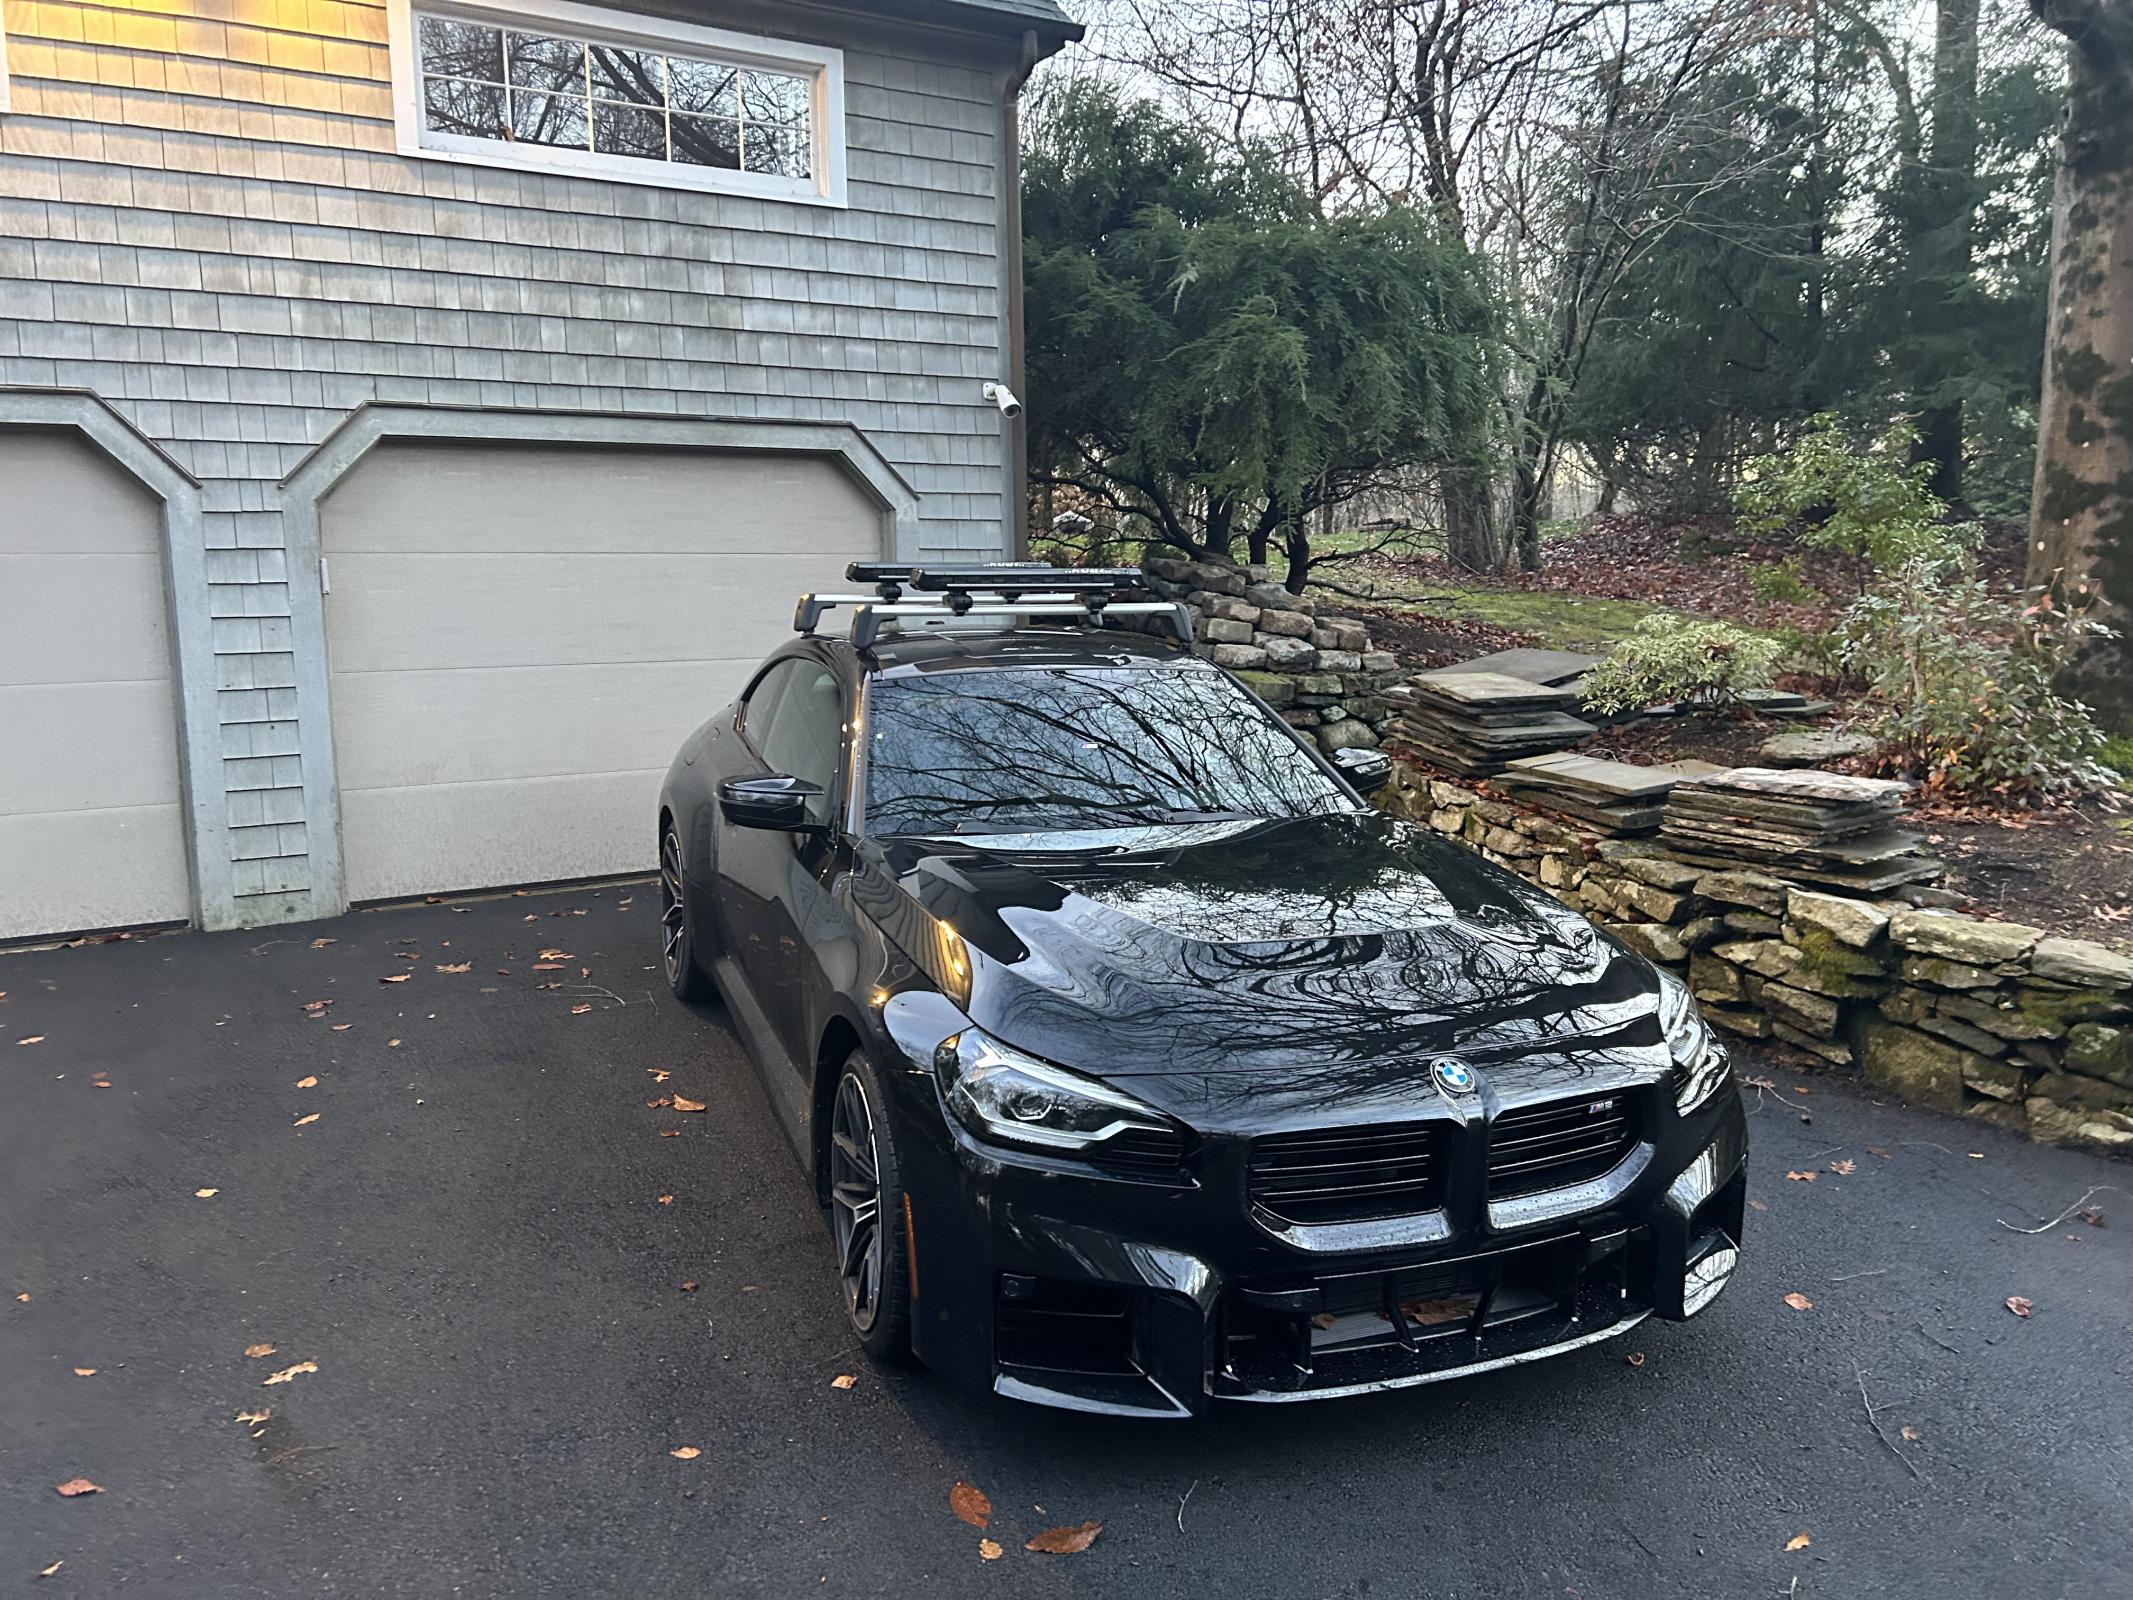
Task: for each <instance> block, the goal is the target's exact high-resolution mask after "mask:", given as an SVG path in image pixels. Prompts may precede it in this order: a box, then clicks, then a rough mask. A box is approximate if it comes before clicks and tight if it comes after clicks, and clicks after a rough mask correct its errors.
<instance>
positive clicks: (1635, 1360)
mask: <svg viewBox="0 0 2133 1600" xmlns="http://www.w3.org/2000/svg"><path fill="white" fill-rule="evenodd" d="M1622 1359H1623V1360H1624V1361H1627V1362H1628V1363H1629V1364H1630V1365H1631V1366H1633V1367H1641V1366H1643V1365H1644V1352H1643V1351H1642V1350H1632V1351H1631V1352H1630V1353H1629V1354H1628V1355H1626V1356H1624V1357H1623V1358H1622Z"/></svg>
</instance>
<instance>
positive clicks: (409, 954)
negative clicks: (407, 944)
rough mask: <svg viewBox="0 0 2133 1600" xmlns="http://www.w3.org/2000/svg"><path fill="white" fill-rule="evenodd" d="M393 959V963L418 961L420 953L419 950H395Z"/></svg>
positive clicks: (420, 957) (420, 956)
mask: <svg viewBox="0 0 2133 1600" xmlns="http://www.w3.org/2000/svg"><path fill="white" fill-rule="evenodd" d="M393 959H394V960H395V961H420V960H421V959H422V952H421V951H419V950H395V951H394V952H393Z"/></svg>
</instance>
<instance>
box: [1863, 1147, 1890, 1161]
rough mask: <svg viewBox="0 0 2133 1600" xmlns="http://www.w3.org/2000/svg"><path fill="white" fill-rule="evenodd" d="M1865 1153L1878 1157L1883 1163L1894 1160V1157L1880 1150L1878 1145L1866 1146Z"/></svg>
mask: <svg viewBox="0 0 2133 1600" xmlns="http://www.w3.org/2000/svg"><path fill="white" fill-rule="evenodd" d="M1866 1153H1867V1154H1868V1155H1870V1156H1879V1157H1880V1158H1881V1159H1882V1160H1884V1161H1894V1160H1895V1159H1896V1158H1895V1157H1894V1156H1892V1155H1890V1154H1889V1153H1888V1151H1886V1150H1884V1149H1882V1148H1881V1146H1880V1145H1878V1144H1870V1145H1868V1146H1867V1147H1866Z"/></svg>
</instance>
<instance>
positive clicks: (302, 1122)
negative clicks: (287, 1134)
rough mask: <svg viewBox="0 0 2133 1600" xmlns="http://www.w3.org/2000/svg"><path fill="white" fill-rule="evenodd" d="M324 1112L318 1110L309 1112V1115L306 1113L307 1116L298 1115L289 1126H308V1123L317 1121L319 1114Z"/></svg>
mask: <svg viewBox="0 0 2133 1600" xmlns="http://www.w3.org/2000/svg"><path fill="white" fill-rule="evenodd" d="M324 1114H325V1113H323V1112H319V1111H314V1112H312V1113H311V1114H310V1115H308V1116H302V1117H298V1118H297V1119H296V1120H295V1121H294V1122H292V1123H291V1124H290V1126H291V1127H292V1128H303V1127H308V1126H310V1125H311V1124H312V1123H314V1122H316V1121H318V1119H319V1118H320V1117H321V1116H323V1115H324Z"/></svg>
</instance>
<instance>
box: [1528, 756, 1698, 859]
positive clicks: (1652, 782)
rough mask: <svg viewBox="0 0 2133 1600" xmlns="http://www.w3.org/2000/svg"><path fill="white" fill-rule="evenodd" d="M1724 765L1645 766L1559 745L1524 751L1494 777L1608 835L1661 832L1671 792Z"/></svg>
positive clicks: (1536, 802)
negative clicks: (1531, 753)
mask: <svg viewBox="0 0 2133 1600" xmlns="http://www.w3.org/2000/svg"><path fill="white" fill-rule="evenodd" d="M1722 770H1723V769H1722V768H1720V767H1717V766H1714V765H1713V764H1712V763H1710V762H1708V761H1675V762H1670V763H1668V764H1666V765H1664V766H1639V765H1638V764H1636V763H1635V762H1629V761H1604V760H1601V759H1599V758H1598V757H1596V756H1581V755H1577V754H1575V753H1573V752H1571V751H1567V750H1558V751H1552V752H1550V753H1549V754H1546V755H1538V756H1522V757H1520V758H1519V759H1518V760H1516V761H1513V762H1511V763H1510V764H1509V765H1508V766H1506V767H1505V768H1504V770H1503V771H1502V772H1499V773H1497V774H1496V775H1495V778H1494V779H1493V780H1492V781H1493V783H1494V785H1495V787H1496V788H1498V789H1501V790H1502V791H1503V792H1504V793H1505V794H1507V795H1509V796H1511V798H1512V799H1514V800H1519V801H1522V802H1524V803H1525V804H1528V805H1533V806H1538V807H1539V808H1540V809H1542V810H1543V811H1552V812H1554V813H1556V814H1557V815H1558V816H1565V817H1569V818H1571V819H1573V820H1575V821H1577V822H1582V823H1583V824H1585V826H1587V827H1589V828H1591V829H1592V830H1593V831H1594V832H1595V833H1599V834H1602V835H1604V836H1607V837H1610V838H1612V837H1621V836H1628V835H1635V834H1647V833H1656V832H1657V831H1658V829H1659V824H1660V822H1661V821H1662V820H1663V819H1664V817H1665V815H1666V797H1667V795H1668V794H1669V793H1671V792H1672V790H1673V787H1674V785H1675V784H1677V783H1680V782H1681V781H1683V780H1684V779H1686V778H1692V777H1700V776H1702V775H1703V774H1705V773H1712V772H1719V771H1722Z"/></svg>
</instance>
